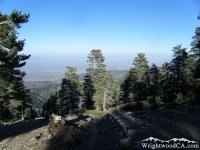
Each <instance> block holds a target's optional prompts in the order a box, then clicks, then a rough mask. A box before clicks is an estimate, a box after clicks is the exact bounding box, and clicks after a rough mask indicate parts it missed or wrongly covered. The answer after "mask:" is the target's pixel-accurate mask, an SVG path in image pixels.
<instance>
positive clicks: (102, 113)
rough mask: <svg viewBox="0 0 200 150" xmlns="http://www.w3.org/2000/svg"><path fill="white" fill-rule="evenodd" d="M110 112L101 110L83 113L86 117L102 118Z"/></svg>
mask: <svg viewBox="0 0 200 150" xmlns="http://www.w3.org/2000/svg"><path fill="white" fill-rule="evenodd" d="M107 113H108V112H104V111H101V110H85V111H84V112H83V114H86V115H89V114H90V115H93V116H101V115H105V114H107Z"/></svg>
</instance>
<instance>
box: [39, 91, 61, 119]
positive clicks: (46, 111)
mask: <svg viewBox="0 0 200 150" xmlns="http://www.w3.org/2000/svg"><path fill="white" fill-rule="evenodd" d="M58 96H59V95H58V92H57V91H54V92H52V93H51V95H50V98H49V99H48V101H47V102H46V103H44V104H43V112H42V115H43V116H44V117H47V118H48V117H49V116H51V114H52V113H55V114H58Z"/></svg>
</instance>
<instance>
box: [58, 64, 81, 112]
mask: <svg viewBox="0 0 200 150" xmlns="http://www.w3.org/2000/svg"><path fill="white" fill-rule="evenodd" d="M66 68H67V72H66V73H65V77H64V78H63V79H62V83H61V90H60V91H59V100H60V102H59V105H60V108H59V109H60V110H59V111H60V113H61V114H62V115H63V114H69V113H77V112H78V109H79V101H80V89H79V88H80V84H79V81H78V75H77V74H76V71H77V70H76V67H69V66H67V67H66Z"/></svg>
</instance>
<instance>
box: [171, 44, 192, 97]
mask: <svg viewBox="0 0 200 150" xmlns="http://www.w3.org/2000/svg"><path fill="white" fill-rule="evenodd" d="M172 51H173V53H174V54H173V57H174V58H173V59H172V61H171V63H170V66H171V71H172V72H174V90H175V91H174V92H175V93H176V94H178V93H180V92H182V93H183V90H184V89H185V88H187V87H186V80H185V74H186V72H185V68H186V59H187V57H188V54H187V52H186V48H181V45H177V46H175V47H173V50H172Z"/></svg>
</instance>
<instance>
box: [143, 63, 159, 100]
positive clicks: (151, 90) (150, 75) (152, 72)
mask: <svg viewBox="0 0 200 150" xmlns="http://www.w3.org/2000/svg"><path fill="white" fill-rule="evenodd" d="M160 79H161V73H160V70H159V69H158V67H157V66H156V65H155V64H154V63H153V64H152V66H151V68H150V69H149V70H148V72H147V80H146V82H147V84H148V86H147V87H148V88H147V93H148V97H149V99H148V100H150V101H151V102H153V103H155V101H156V97H159V95H160Z"/></svg>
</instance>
